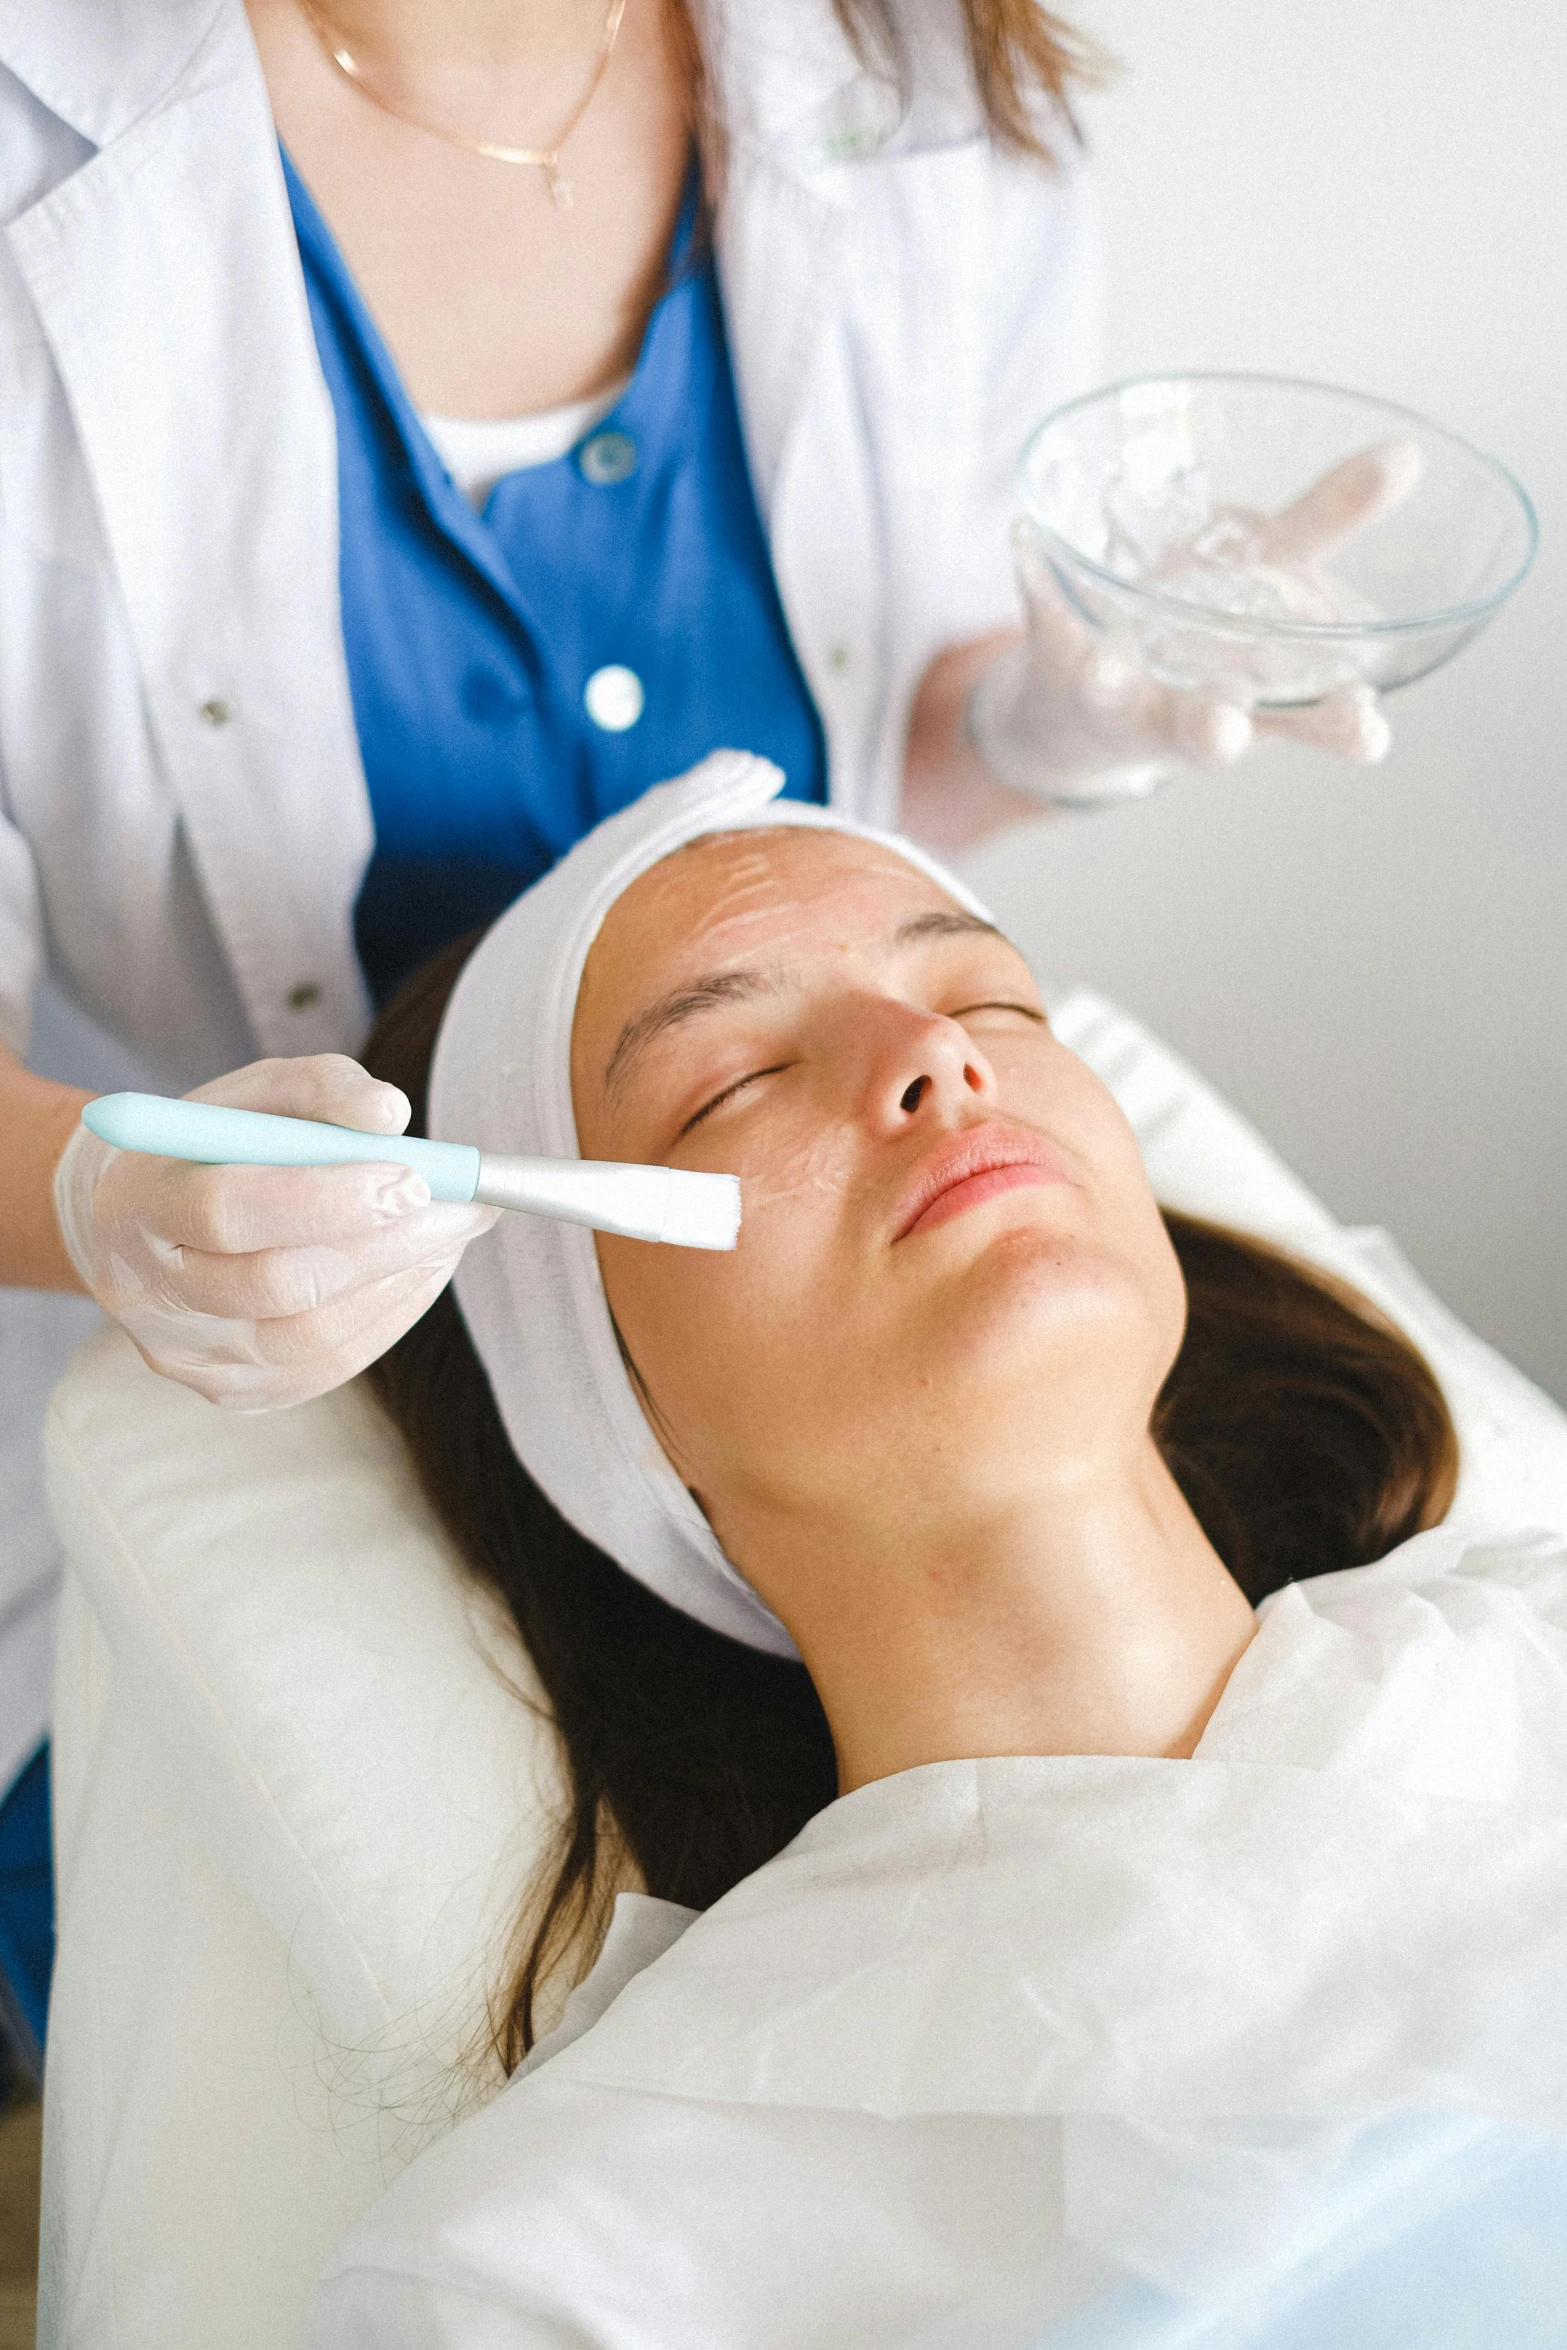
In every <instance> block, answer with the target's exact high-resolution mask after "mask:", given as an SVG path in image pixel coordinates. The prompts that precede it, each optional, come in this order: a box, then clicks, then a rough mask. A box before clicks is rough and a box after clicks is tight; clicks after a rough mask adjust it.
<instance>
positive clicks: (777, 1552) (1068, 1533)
mask: <svg viewBox="0 0 1567 2350" xmlns="http://www.w3.org/2000/svg"><path fill="white" fill-rule="evenodd" d="M747 1535H748V1537H749V1539H747V1540H746V1541H745V1542H744V1543H743V1544H742V1545H740V1546H738V1555H740V1556H741V1557H743V1558H744V1559H745V1562H746V1569H747V1573H748V1575H750V1577H751V1579H752V1580H753V1581H754V1582H755V1583H756V1585H757V1587H758V1588H759V1589H760V1590H761V1591H762V1592H763V1593H764V1595H766V1596H767V1598H768V1600H769V1604H771V1605H772V1606H774V1607H775V1609H776V1610H777V1612H778V1613H779V1614H780V1615H782V1616H783V1618H784V1621H785V1622H786V1623H787V1624H788V1627H789V1630H790V1632H791V1633H792V1634H793V1636H794V1639H795V1643H796V1645H797V1646H798V1648H799V1650H800V1653H801V1655H802V1657H803V1658H804V1660H805V1663H806V1666H807V1668H808V1670H809V1672H810V1675H811V1678H812V1681H813V1682H814V1684H815V1686H816V1690H817V1693H818V1695H819V1696H820V1698H821V1700H822V1704H823V1706H824V1707H825V1709H826V1713H827V1718H828V1721H829V1723H830V1725H831V1727H832V1733H833V1740H834V1744H835V1746H836V1748H837V1753H838V1763H839V1779H840V1786H841V1789H842V1791H843V1792H844V1793H845V1794H847V1793H848V1792H849V1791H850V1790H851V1789H852V1788H855V1787H859V1786H863V1785H864V1784H865V1783H866V1782H867V1781H869V1780H871V1779H880V1778H886V1777H888V1776H890V1774H891V1773H893V1772H895V1771H905V1770H910V1769H912V1768H913V1767H914V1766H915V1765H917V1764H919V1763H927V1762H949V1761H955V1760H958V1759H960V1758H964V1757H978V1756H983V1755H1028V1754H1033V1755H1045V1754H1141V1755H1170V1756H1184V1755H1189V1754H1190V1753H1191V1752H1192V1750H1193V1749H1194V1747H1195V1746H1196V1744H1197V1741H1198V1739H1199V1738H1200V1737H1201V1735H1202V1732H1203V1729H1204V1728H1205V1726H1206V1724H1207V1721H1208V1718H1209V1716H1210V1714H1211V1713H1212V1712H1213V1709H1214V1707H1215V1706H1216V1705H1217V1703H1218V1701H1219V1698H1220V1696H1221V1694H1222V1692H1223V1689H1224V1685H1225V1683H1226V1681H1227V1680H1228V1679H1229V1676H1230V1673H1231V1672H1232V1671H1233V1669H1234V1666H1235V1664H1236V1662H1237V1660H1238V1658H1239V1657H1240V1655H1241V1653H1242V1651H1243V1650H1244V1649H1245V1648H1246V1647H1247V1645H1248V1644H1249V1642H1250V1640H1251V1638H1252V1635H1253V1633H1254V1632H1255V1630H1256V1621H1255V1618H1254V1616H1253V1614H1252V1610H1251V1607H1250V1605H1249V1604H1248V1602H1247V1600H1246V1598H1245V1597H1244V1595H1243V1594H1242V1592H1241V1590H1240V1589H1239V1587H1238V1585H1237V1584H1236V1583H1235V1581H1234V1579H1233V1578H1232V1576H1231V1575H1230V1574H1229V1572H1228V1570H1227V1569H1226V1568H1225V1566H1224V1564H1223V1561H1222V1560H1221V1559H1220V1558H1219V1556H1218V1554H1217V1552H1216V1551H1215V1550H1214V1549H1213V1547H1212V1545H1211V1544H1210V1543H1209V1541H1208V1539H1207V1537H1206V1535H1205V1534H1204V1533H1203V1531H1202V1528H1201V1527H1200V1526H1199V1525H1198V1523H1197V1521H1196V1519H1195V1518H1194V1517H1193V1515H1192V1513H1191V1510H1190V1509H1189V1508H1188V1506H1187V1504H1186V1502H1185V1500H1184V1498H1183V1497H1182V1495H1181V1493H1180V1490H1179V1488H1178V1487H1177V1486H1176V1484H1175V1481H1174V1479H1173V1478H1172V1477H1171V1475H1170V1473H1169V1470H1168V1469H1167V1468H1166V1467H1165V1465H1164V1462H1163V1460H1162V1459H1161V1458H1160V1456H1159V1454H1158V1452H1157V1450H1156V1449H1155V1447H1154V1445H1153V1443H1152V1440H1151V1439H1145V1440H1144V1442H1143V1444H1142V1446H1141V1449H1140V1450H1139V1451H1138V1453H1137V1454H1136V1456H1135V1457H1134V1459H1133V1460H1132V1461H1130V1462H1129V1463H1126V1464H1123V1465H1122V1466H1120V1467H1119V1468H1117V1469H1116V1470H1114V1471H1113V1472H1110V1471H1106V1472H1102V1473H1099V1474H1094V1475H1087V1476H1084V1477H1081V1478H1075V1479H1073V1480H1071V1481H1069V1482H1067V1483H1064V1484H1062V1485H1060V1486H1058V1487H1056V1488H1054V1489H1050V1488H1047V1489H1045V1490H1044V1491H1035V1492H1032V1493H1030V1494H1029V1495H1028V1496H1027V1497H1026V1499H1023V1500H1014V1501H1013V1502H1012V1503H1011V1504H1010V1505H1008V1506H1004V1507H1001V1508H997V1509H986V1510H982V1511H975V1512H974V1513H972V1514H971V1515H970V1517H969V1519H968V1521H967V1522H966V1523H963V1522H955V1521H954V1520H952V1519H947V1520H946V1521H944V1522H941V1523H938V1524H932V1525H930V1526H928V1527H926V1528H924V1529H921V1528H920V1527H918V1526H917V1525H911V1524H910V1522H909V1519H908V1518H907V1516H905V1517H904V1518H903V1520H902V1521H901V1522H900V1525H899V1527H898V1529H897V1539H896V1541H895V1542H893V1543H889V1541H888V1540H887V1538H886V1532H885V1529H883V1528H880V1527H878V1528H877V1529H876V1530H875V1532H874V1534H868V1533H867V1531H866V1529H864V1528H863V1527H856V1526H854V1525H852V1524H844V1525H840V1526H838V1527H837V1528H835V1529H833V1531H832V1533H831V1534H830V1535H829V1536H828V1537H827V1538H826V1539H822V1538H821V1537H820V1536H818V1537H817V1538H816V1539H814V1540H802V1539H801V1533H800V1529H799V1528H798V1527H796V1528H792V1529H786V1528H784V1527H781V1526H775V1527H773V1528H771V1529H768V1528H764V1527H756V1526H753V1527H751V1528H748V1529H747ZM775 1594H777V1595H783V1596H775Z"/></svg>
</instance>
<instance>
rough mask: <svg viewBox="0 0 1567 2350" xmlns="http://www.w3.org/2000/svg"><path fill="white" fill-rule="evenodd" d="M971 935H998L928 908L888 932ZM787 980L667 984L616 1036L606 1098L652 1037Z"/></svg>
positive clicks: (900, 941) (971, 918)
mask: <svg viewBox="0 0 1567 2350" xmlns="http://www.w3.org/2000/svg"><path fill="white" fill-rule="evenodd" d="M976 934H977V935H979V936H981V937H985V938H1000V937H1001V936H1002V933H1001V932H1000V931H999V930H998V929H997V928H996V925H995V924H994V922H983V921H981V919H980V918H979V916H978V915H977V914H964V913H961V912H959V911H957V910H956V909H954V910H952V911H948V910H947V909H945V908H943V907H932V909H931V910H930V912H929V913H926V914H914V915H911V916H910V918H909V920H908V921H907V922H900V923H899V925H898V927H897V929H896V930H895V931H893V933H892V937H891V944H892V945H893V946H894V947H906V946H917V945H918V944H919V943H920V942H921V941H922V940H924V939H928V938H967V937H971V936H974V935H976ZM790 985H791V980H790V977H789V974H788V973H786V972H783V971H776V970H774V971H766V970H754V969H753V970H741V971H714V972H711V973H709V974H708V976H707V977H706V978H704V979H693V980H690V981H689V982H688V983H687V984H686V985H685V986H684V987H677V988H672V989H671V990H670V992H669V994H668V995H664V996H660V997H659V998H658V1000H657V1002H656V1003H651V1004H648V1005H647V1006H645V1007H644V1009H643V1010H642V1011H640V1012H635V1013H633V1014H632V1017H631V1018H630V1019H629V1020H628V1021H627V1022H626V1025H625V1027H624V1028H623V1029H622V1030H621V1032H620V1034H619V1036H618V1037H617V1038H616V1040H615V1049H614V1051H613V1052H612V1053H611V1054H610V1056H609V1060H608V1062H607V1064H606V1066H605V1070H604V1093H605V1096H606V1098H612V1097H613V1096H614V1095H615V1094H616V1093H618V1092H619V1091H620V1089H621V1088H622V1087H623V1086H624V1085H625V1083H626V1081H627V1079H628V1078H629V1076H630V1074H631V1070H632V1067H633V1064H634V1063H635V1062H637V1061H638V1060H640V1059H641V1057H642V1055H643V1053H645V1052H646V1051H647V1048H648V1046H649V1045H650V1044H651V1043H652V1042H653V1040H654V1038H655V1037H659V1036H663V1035H664V1034H665V1033H666V1032H667V1031H668V1030H669V1029H671V1028H678V1027H679V1026H680V1025H681V1023H682V1022H683V1021H686V1020H694V1019H697V1018H699V1017H700V1016H701V1014H702V1013H704V1012H711V1011H714V1010H716V1009H717V1008H718V1006H719V1005H721V1004H737V1003H752V1002H754V1001H755V1000H756V998H757V997H758V996H767V995H781V994H783V993H784V991H785V990H786V989H787V988H788V987H789V986H790Z"/></svg>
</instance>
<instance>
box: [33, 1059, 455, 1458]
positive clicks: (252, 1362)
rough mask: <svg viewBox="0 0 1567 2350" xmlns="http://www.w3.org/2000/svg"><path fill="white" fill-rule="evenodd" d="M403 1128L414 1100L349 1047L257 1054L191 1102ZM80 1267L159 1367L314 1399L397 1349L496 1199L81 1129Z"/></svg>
mask: <svg viewBox="0 0 1567 2350" xmlns="http://www.w3.org/2000/svg"><path fill="white" fill-rule="evenodd" d="M189 1098H190V1099H191V1100H192V1101H198V1102H222V1103H225V1104H226V1105H227V1106H228V1107H229V1108H231V1109H240V1110H271V1111H274V1112H276V1113H277V1114H278V1115H280V1116H282V1117H288V1118H318V1119H323V1120H325V1121H326V1122H327V1123H328V1124H330V1125H333V1126H353V1127H356V1128H358V1129H359V1130H360V1131H362V1132H363V1133H366V1134H383V1135H390V1134H401V1133H402V1131H403V1129H404V1127H405V1126H406V1125H407V1123H408V1118H409V1103H408V1098H407V1096H406V1094H403V1093H400V1092H399V1091H398V1089H397V1087H396V1086H395V1085H383V1084H382V1083H381V1082H380V1081H379V1080H378V1079H377V1078H374V1077H371V1076H370V1075H369V1074H368V1073H367V1072H366V1071H365V1070H363V1069H361V1068H360V1066H359V1064H358V1062H357V1061H350V1060H349V1059H347V1057H346V1056H345V1055H343V1054H341V1053H320V1054H317V1055H315V1056H314V1057H312V1058H311V1059H308V1060H291V1061H255V1062H252V1063H251V1065H250V1067H249V1068H246V1069H236V1070H235V1071H233V1072H232V1074H231V1075H229V1076H227V1077H220V1078H218V1079H217V1080H216V1082H215V1083H213V1084H211V1085H203V1086H199V1087H198V1088H197V1090H196V1091H195V1092H194V1093H193V1094H191V1095H190V1097H189ZM54 1196H55V1208H56V1212H57V1213H58V1216H59V1219H60V1230H61V1233H62V1234H63V1236H64V1239H65V1245H66V1248H67V1250H68V1251H69V1253H70V1257H71V1261H72V1263H73V1264H74V1265H75V1267H76V1270H77V1272H78V1273H79V1274H80V1275H81V1277H82V1279H83V1281H84V1282H85V1283H86V1285H87V1287H88V1288H89V1289H90V1290H91V1291H92V1294H93V1296H94V1297H95V1298H96V1299H97V1300H98V1303H99V1304H100V1305H101V1306H102V1307H103V1308H104V1310H105V1312H107V1313H110V1314H113V1315H114V1316H115V1318H116V1320H118V1321H120V1322H123V1323H124V1325H125V1327H126V1329H127V1330H128V1331H129V1332H130V1334H131V1336H132V1338H134V1339H135V1341H136V1344H137V1346H138V1347H139V1348H140V1349H141V1352H142V1354H143V1355H144V1356H145V1357H146V1359H147V1361H148V1362H149V1363H150V1364H151V1365H152V1368H153V1369H154V1370H155V1371H161V1372H162V1373H163V1375H164V1376H165V1378H169V1379H177V1380H179V1381H180V1382H181V1383H182V1384H183V1385H184V1386H186V1387H194V1388H195V1390H196V1392H197V1394H198V1395H204V1396H206V1398H207V1400H208V1401H209V1402H210V1403H216V1404H223V1405H226V1406H227V1407H228V1408H229V1409H230V1410H233V1411H249V1412H257V1411H268V1410H270V1409H272V1408H273V1407H274V1406H275V1405H278V1404H291V1403H303V1402H304V1401H305V1400H306V1398H307V1397H309V1396H312V1395H322V1394H324V1393H325V1392H326V1390H327V1389H328V1388H330V1387H338V1386H340V1385H341V1384H342V1382H343V1381H344V1380H345V1379H351V1378H353V1376H354V1374H355V1373H356V1372H358V1371H362V1370H363V1369H364V1367H365V1365H366V1364H367V1363H372V1362H374V1361H375V1359H376V1357H377V1356H378V1355H381V1354H384V1353H385V1352H386V1349H387V1348H388V1347H389V1346H390V1345H391V1344H392V1342H393V1340H394V1339H397V1338H400V1337H401V1336H402V1334H403V1332H404V1331H405V1330H406V1329H407V1328H408V1327H409V1325H410V1324H411V1323H413V1322H416V1321H417V1320H418V1319H419V1316H420V1315H421V1314H422V1313H423V1312H424V1310H425V1308H426V1307H427V1306H428V1305H429V1304H430V1303H431V1302H432V1300H433V1299H434V1298H435V1297H436V1296H438V1294H439V1293H440V1291H441V1290H442V1289H444V1288H445V1286H446V1284H447V1282H448V1281H449V1280H450V1279H451V1277H452V1274H453V1272H454V1271H455V1270H456V1266H457V1260H458V1258H459V1257H460V1256H461V1255H462V1252H463V1250H464V1249H465V1248H466V1247H467V1245H468V1243H469V1241H470V1240H473V1239H475V1238H477V1236H478V1235H479V1233H481V1232H487V1231H488V1230H489V1228H490V1226H491V1225H492V1224H493V1223H494V1222H495V1219H496V1217H497V1215H498V1214H499V1212H500V1211H499V1210H498V1209H496V1208H485V1207H450V1206H443V1205H439V1204H436V1203H432V1201H431V1199H430V1190H429V1186H428V1184H427V1183H426V1182H425V1181H424V1178H423V1177H422V1176H419V1175H415V1174H414V1173H413V1172H412V1170H411V1169H409V1168H406V1167H395V1166H389V1165H387V1164H385V1163H382V1164H379V1165H378V1164H375V1163H373V1162H369V1163H367V1164H365V1165H364V1166H350V1167H200V1166H192V1165H189V1164H187V1163H186V1162H185V1161H183V1160H180V1159H157V1158H150V1157H147V1156H145V1155H144V1154H142V1153H140V1152H137V1151H120V1150H114V1149H111V1147H110V1146H109V1144H108V1143H105V1142H100V1141H99V1140H98V1137H97V1136H96V1135H94V1134H89V1133H88V1131H87V1129H86V1127H85V1126H79V1127H78V1128H77V1130H76V1132H75V1134H74V1135H73V1136H72V1138H71V1140H70V1142H69V1143H68V1144H67V1146H66V1149H65V1153H64V1155H63V1157H62V1158H61V1160H60V1164H59V1168H58V1170H57V1171H56V1175H55V1186H54Z"/></svg>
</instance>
